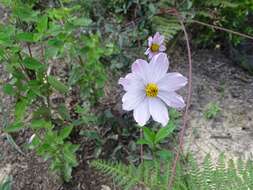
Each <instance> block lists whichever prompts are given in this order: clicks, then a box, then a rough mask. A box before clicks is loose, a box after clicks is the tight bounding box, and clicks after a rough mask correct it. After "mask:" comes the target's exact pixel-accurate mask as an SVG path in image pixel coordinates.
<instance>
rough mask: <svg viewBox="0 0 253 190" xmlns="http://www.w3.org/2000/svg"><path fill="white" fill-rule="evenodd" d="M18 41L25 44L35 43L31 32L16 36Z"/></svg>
mask: <svg viewBox="0 0 253 190" xmlns="http://www.w3.org/2000/svg"><path fill="white" fill-rule="evenodd" d="M16 38H17V40H19V41H24V42H34V41H35V40H34V34H33V33H30V32H22V33H19V34H17V35H16Z"/></svg>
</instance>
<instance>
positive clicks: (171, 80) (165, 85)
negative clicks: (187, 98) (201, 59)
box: [157, 72, 187, 92]
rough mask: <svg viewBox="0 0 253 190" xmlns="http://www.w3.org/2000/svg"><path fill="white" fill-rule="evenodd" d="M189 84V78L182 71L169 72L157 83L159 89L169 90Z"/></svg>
mask: <svg viewBox="0 0 253 190" xmlns="http://www.w3.org/2000/svg"><path fill="white" fill-rule="evenodd" d="M186 84H187V78H186V77H184V76H183V75H181V74H180V73H177V72H174V73H167V74H166V75H165V76H164V77H163V78H161V79H160V80H159V81H158V82H157V85H158V87H159V89H161V90H165V91H168V92H172V91H176V90H178V89H180V88H182V87H183V86H185V85H186Z"/></svg>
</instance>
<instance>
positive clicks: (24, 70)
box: [18, 52, 30, 81]
mask: <svg viewBox="0 0 253 190" xmlns="http://www.w3.org/2000/svg"><path fill="white" fill-rule="evenodd" d="M18 57H19V59H20V62H19V65H20V66H21V70H22V71H23V72H24V75H25V77H26V80H27V81H29V80H30V77H29V75H28V73H27V71H26V68H25V66H24V65H23V63H22V62H23V58H22V55H21V53H20V52H18Z"/></svg>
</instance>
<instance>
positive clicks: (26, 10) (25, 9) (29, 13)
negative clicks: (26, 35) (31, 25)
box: [13, 3, 38, 22]
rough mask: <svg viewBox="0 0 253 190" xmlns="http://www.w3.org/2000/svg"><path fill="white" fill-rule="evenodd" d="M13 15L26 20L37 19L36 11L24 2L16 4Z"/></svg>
mask: <svg viewBox="0 0 253 190" xmlns="http://www.w3.org/2000/svg"><path fill="white" fill-rule="evenodd" d="M13 15H14V16H16V17H18V18H19V19H20V20H23V21H26V22H31V21H32V22H35V21H37V16H38V12H37V11H34V10H33V9H32V7H30V6H28V5H27V4H25V3H22V4H18V5H16V6H15V7H14V9H13Z"/></svg>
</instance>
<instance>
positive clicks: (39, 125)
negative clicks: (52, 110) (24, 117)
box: [30, 119, 51, 129]
mask: <svg viewBox="0 0 253 190" xmlns="http://www.w3.org/2000/svg"><path fill="white" fill-rule="evenodd" d="M30 126H31V128H32V129H43V128H44V129H49V128H51V123H50V122H48V121H45V120H43V119H39V120H33V121H32V122H31V125H30Z"/></svg>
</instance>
